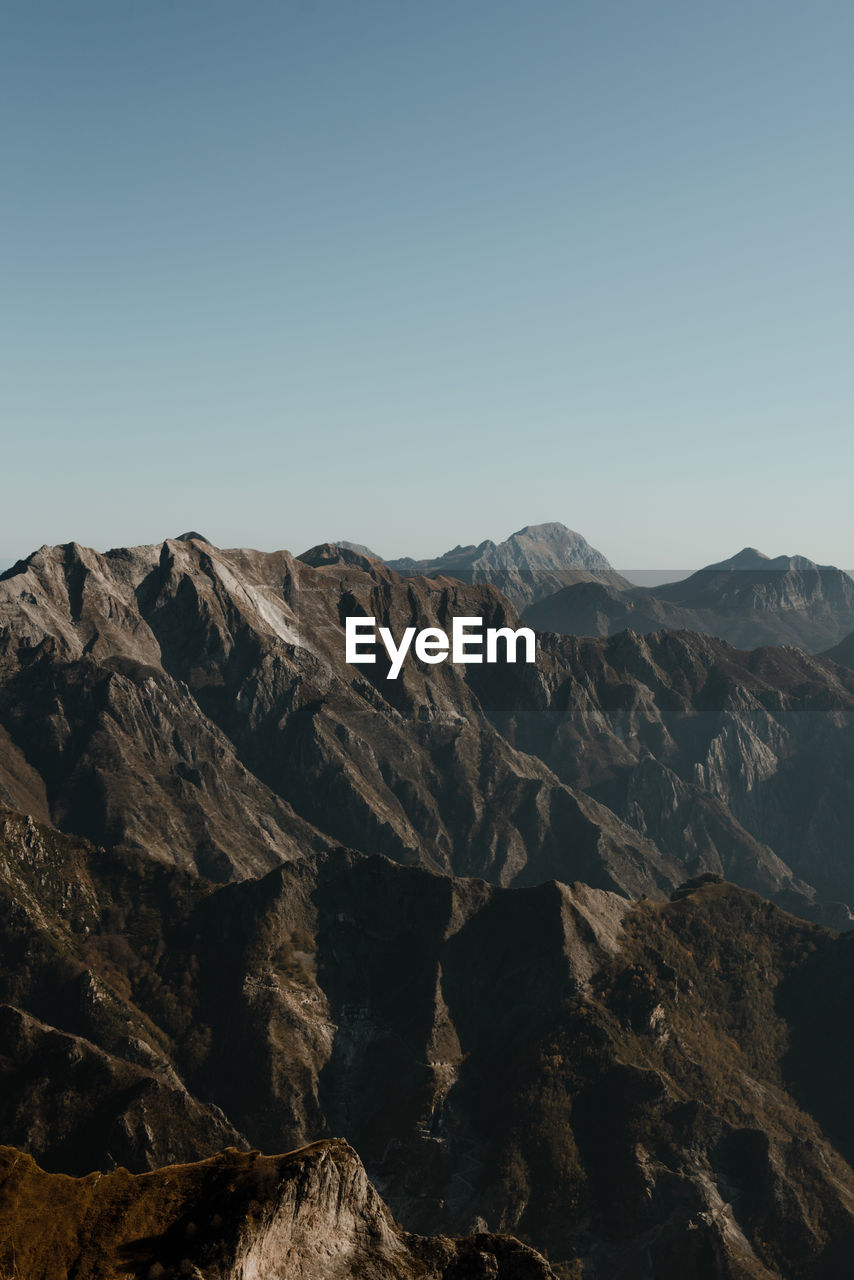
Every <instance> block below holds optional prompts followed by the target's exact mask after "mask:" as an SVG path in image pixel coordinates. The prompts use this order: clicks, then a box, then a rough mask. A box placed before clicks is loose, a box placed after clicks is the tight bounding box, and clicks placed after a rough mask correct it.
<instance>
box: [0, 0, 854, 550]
mask: <svg viewBox="0 0 854 1280" xmlns="http://www.w3.org/2000/svg"><path fill="white" fill-rule="evenodd" d="M852 64H854V6H852V5H851V4H850V3H847V2H842V0H840V2H838V3H836V2H834V3H830V2H827V0H814V2H813V3H811V4H809V5H807V4H805V3H803V2H802V0H797V3H795V2H791V0H716V2H715V3H714V4H700V3H686V2H685V0H563V2H558V0H525V3H522V2H521V0H518V2H514V3H508V2H506V0H452V2H450V0H448V2H446V0H418V2H415V0H334V2H333V0H317V2H315V3H312V2H311V0H293V2H289V0H276V2H275V3H274V2H267V0H241V2H240V3H238V0H232V2H231V3H220V2H219V0H144V2H143V0H73V3H69V0H50V2H48V0H8V2H7V3H5V4H3V5H2V7H0V131H1V132H2V157H3V159H2V179H0V181H1V182H2V188H0V189H2V204H0V209H2V236H0V280H2V317H3V318H2V325H3V333H2V348H0V350H2V354H1V355H0V360H2V378H0V413H1V414H2V452H0V460H2V472H3V478H4V483H3V487H2V495H3V496H2V519H0V559H6V560H8V559H10V558H13V557H16V556H19V555H23V554H25V553H27V552H28V551H30V550H31V549H33V548H34V547H36V546H38V545H40V544H41V543H44V542H51V543H52V542H63V541H68V540H71V539H76V540H77V541H79V542H83V543H86V544H89V545H93V546H96V547H99V548H101V549H105V548H107V547H109V546H115V545H123V544H128V543H139V542H153V541H158V540H160V539H162V538H163V537H165V536H169V535H174V534H177V533H178V532H181V531H182V530H184V529H187V528H194V529H200V530H201V531H202V532H203V533H204V534H206V536H208V537H209V538H210V539H211V540H212V541H214V542H216V543H219V544H220V545H223V546H234V545H250V546H257V547H262V548H266V549H272V548H275V547H287V548H289V549H290V550H292V551H295V552H298V551H302V550H303V549H305V548H306V547H308V546H310V545H312V544H313V543H316V542H318V541H322V540H325V539H327V538H335V537H346V538H350V539H353V540H356V541H361V542H367V543H369V544H370V545H372V546H373V547H374V548H375V549H376V550H377V551H379V552H380V553H381V554H384V555H388V556H394V555H400V554H411V555H416V556H417V555H428V554H437V553H439V552H441V551H443V550H445V549H447V548H448V547H449V546H451V545H453V544H455V543H457V542H464V543H465V542H470V541H475V542H478V541H480V540H482V539H483V538H486V537H492V538H495V539H496V540H498V539H501V538H503V537H505V536H507V534H509V533H510V532H512V531H513V530H514V529H517V528H519V527H520V526H521V525H523V524H527V523H535V522H539V521H543V520H562V521H564V523H566V524H568V525H570V526H571V527H573V528H575V529H578V530H579V531H580V532H582V533H583V534H584V535H585V536H586V537H587V538H588V539H589V540H590V541H591V542H592V543H593V544H594V545H595V546H597V547H599V548H600V549H601V550H602V551H603V552H604V553H605V554H606V555H607V556H608V557H609V558H610V560H611V561H612V563H614V564H616V565H618V566H621V567H648V568H655V567H658V568H661V567H671V566H677V567H691V566H695V565H699V564H703V563H706V562H708V561H711V560H718V559H720V558H722V557H723V556H725V555H729V554H731V553H733V552H734V551H736V550H738V549H739V548H740V547H741V546H743V545H745V544H752V545H755V546H759V547H760V548H762V549H763V550H765V551H766V552H768V553H769V554H771V555H777V554H780V553H782V552H786V553H795V552H797V553H801V554H805V555H809V556H812V557H813V558H815V559H818V560H821V561H825V562H832V563H837V564H843V565H850V564H854V538H853V537H852V521H851V518H850V515H849V512H850V508H851V475H852V465H851V464H852V461H854V458H852V455H854V443H852V441H854V433H852V412H851V409H852V403H854V360H852V347H854V341H852V340H854V288H852V286H854V271H853V270H852V259H853V258H854V247H852V246H853V245H854V241H853V240H852V237H854V232H852V228H854V154H852V151H854V147H852V143H853V142H854V89H852V75H851V67H852Z"/></svg>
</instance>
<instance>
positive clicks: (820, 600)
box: [339, 522, 854, 653]
mask: <svg viewBox="0 0 854 1280" xmlns="http://www.w3.org/2000/svg"><path fill="white" fill-rule="evenodd" d="M339 546H341V547H342V548H344V549H347V550H351V551H355V552H358V553H360V554H362V555H364V556H366V557H369V558H372V559H378V558H379V557H376V556H375V555H374V553H373V552H371V551H370V550H369V549H368V548H367V547H363V546H360V545H359V544H356V543H349V542H344V543H341V544H339ZM385 563H387V564H388V565H389V567H390V568H392V569H394V570H396V571H397V572H398V573H404V574H424V575H427V576H430V577H437V576H445V577H452V578H457V579H459V580H461V581H464V582H468V583H471V582H483V583H491V584H492V585H493V586H496V587H498V588H499V590H501V591H502V592H503V593H504V594H505V595H506V596H507V597H508V599H509V600H511V602H512V603H513V604H514V606H515V607H516V608H517V609H518V610H520V611H522V612H523V615H524V621H525V622H527V623H529V624H530V625H531V626H533V627H535V628H537V629H538V630H540V631H550V632H557V633H558V634H561V635H585V636H586V635H615V634H617V633H618V632H620V631H625V630H626V629H629V628H630V629H631V630H633V631H636V632H638V633H639V634H648V633H650V632H655V631H660V630H662V629H667V630H690V631H697V632H699V633H701V634H703V635H716V636H720V637H721V638H722V639H724V640H729V642H730V643H731V644H734V645H737V646H740V647H744V648H756V647H758V646H760V645H785V644H789V645H795V646H797V647H798V648H803V649H807V650H808V651H809V652H812V653H817V652H821V651H825V650H828V649H830V648H831V647H833V646H836V645H838V644H839V643H840V642H841V641H842V640H843V639H844V638H845V637H846V636H848V635H850V634H854V580H852V578H851V576H850V575H849V574H848V573H846V572H844V571H843V570H841V569H836V568H834V567H833V566H832V565H818V564H815V563H814V562H813V561H812V560H809V559H808V558H807V557H806V556H776V557H775V558H773V559H772V558H771V557H769V556H766V555H764V554H763V553H762V552H761V551H757V550H756V549H755V548H753V547H745V548H744V549H743V550H742V551H740V552H739V553H738V554H737V555H734V556H732V557H730V558H729V559H726V560H722V561H719V562H718V563H716V564H711V565H707V566H706V568H704V569H700V570H699V571H698V572H696V573H693V574H689V575H687V576H686V577H685V578H684V579H680V580H678V581H676V582H669V583H663V584H660V585H658V586H654V587H644V586H638V585H635V584H633V583H631V582H630V581H628V579H626V578H625V577H623V576H622V575H621V574H619V573H617V571H616V570H615V569H613V568H612V567H611V565H610V564H609V562H608V561H607V560H606V558H605V557H604V556H603V555H602V553H601V552H599V551H596V550H595V549H594V548H593V547H591V546H590V544H589V543H588V542H587V541H586V540H585V539H584V538H583V537H582V536H581V534H579V533H575V532H574V531H573V530H571V529H567V528H566V526H565V525H562V524H559V523H556V522H553V523H551V524H540V525H526V527H525V528H524V529H520V530H519V531H518V532H517V533H514V534H512V535H511V536H510V537H509V538H508V539H506V541H504V542H501V543H498V544H496V543H494V542H490V541H487V542H483V543H481V544H480V545H479V546H468V547H461V546H458V547H455V548H454V549H453V550H452V551H448V552H446V553H445V554H444V555H442V556H439V557H437V558H436V559H434V560H412V559H410V558H408V557H403V558H402V559H398V560H389V561H386V562H385Z"/></svg>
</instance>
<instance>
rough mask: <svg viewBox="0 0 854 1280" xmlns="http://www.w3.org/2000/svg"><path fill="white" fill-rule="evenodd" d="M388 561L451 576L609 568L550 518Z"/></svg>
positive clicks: (584, 541) (401, 570)
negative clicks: (498, 538)
mask: <svg viewBox="0 0 854 1280" xmlns="http://www.w3.org/2000/svg"><path fill="white" fill-rule="evenodd" d="M388 564H389V565H390V566H391V568H392V569H397V571H398V572H399V573H427V574H431V573H449V574H451V573H452V571H453V576H455V574H456V572H458V571H459V570H461V569H464V570H469V571H476V570H492V569H517V570H522V571H531V572H533V571H536V570H543V569H545V570H555V569H587V570H589V571H594V572H595V571H600V572H602V571H604V572H606V573H607V572H613V570H612V569H611V565H610V564H609V563H608V561H607V560H606V559H605V557H604V556H603V555H602V552H601V551H597V550H596V548H595V547H591V545H590V543H589V542H588V541H587V539H586V538H583V537H582V536H581V534H580V533H576V532H575V530H574V529H568V528H567V527H566V525H565V524H560V523H559V522H558V521H556V520H553V521H550V522H549V523H547V524H526V525H525V527H524V529H518V530H517V531H516V533H511V535H510V537H509V538H506V539H505V541H504V542H497V543H496V542H493V541H492V540H491V539H489V538H487V539H486V541H485V542H481V543H479V544H478V545H477V546H475V545H473V544H471V545H469V546H456V547H454V548H453V549H452V550H451V551H446V552H445V554H444V555H442V556H438V557H436V559H433V560H412V559H411V558H410V557H408V556H402V557H401V558H400V559H398V560H389V561H388Z"/></svg>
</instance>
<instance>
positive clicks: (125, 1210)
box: [0, 1141, 554, 1280]
mask: <svg viewBox="0 0 854 1280" xmlns="http://www.w3.org/2000/svg"><path fill="white" fill-rule="evenodd" d="M47 1205H50V1212H49V1213H47V1212H46V1206H47ZM0 1267H2V1268H3V1270H4V1274H8V1275H14V1276H16V1277H20V1280H54V1277H59V1276H65V1275H74V1276H75V1277H76V1278H77V1280H113V1278H114V1277H116V1276H140V1275H142V1276H150V1277H156V1278H157V1280H161V1278H163V1280H165V1278H166V1277H168V1276H173V1275H183V1276H187V1275H189V1276H196V1277H203V1278H204V1280H238V1278H239V1280H247V1278H249V1277H262V1276H263V1277H264V1280H409V1278H410V1277H411V1280H416V1278H417V1280H479V1278H481V1277H482V1278H483V1280H487V1278H488V1277H492V1278H494V1280H549V1278H550V1277H553V1276H554V1272H553V1271H552V1270H551V1268H550V1267H549V1266H548V1265H547V1263H546V1262H545V1261H544V1260H543V1259H542V1258H541V1257H539V1255H537V1254H536V1253H535V1252H534V1250H532V1249H529V1248H526V1247H525V1246H524V1245H522V1244H520V1243H519V1242H518V1241H516V1240H512V1239H510V1238H507V1237H501V1236H490V1235H487V1234H480V1235H478V1236H475V1237H473V1238H470V1239H468V1240H449V1239H445V1238H435V1237H434V1238H430V1239H425V1238H424V1237H419V1236H414V1235H411V1234H409V1233H407V1232H404V1231H401V1229H400V1228H399V1227H398V1226H397V1224H396V1223H395V1222H394V1220H393V1219H392V1217H391V1215H390V1213H389V1212H388V1210H387V1209H386V1207H385V1205H384V1204H383V1203H382V1201H381V1200H380V1198H379V1196H378V1195H377V1194H376V1192H375V1191H374V1189H373V1187H372V1186H371V1184H370V1183H369V1181H368V1179H367V1176H366V1174H365V1170H364V1168H363V1167H362V1164H361V1161H360V1160H359V1158H358V1156H357V1155H356V1153H355V1152H354V1151H353V1150H352V1149H351V1148H350V1147H349V1146H348V1145H347V1144H346V1143H345V1142H340V1141H327V1142H317V1143H314V1144H313V1145H311V1146H309V1147H305V1148H303V1149H302V1150H299V1151H293V1152H290V1153H289V1154H288V1155H284V1156H262V1155H260V1154H259V1152H257V1151H254V1152H249V1153H247V1154H241V1153H239V1152H237V1151H235V1150H231V1151H225V1152H222V1153H220V1154H219V1155H217V1156H214V1157H212V1158H211V1159H209V1160H207V1161H204V1162H202V1163H197V1164H189V1165H172V1166H169V1167H167V1168H164V1169H159V1170H158V1171H157V1172H156V1173H150V1174H145V1175H137V1176H133V1175H132V1174H129V1173H128V1172H127V1171H126V1170H124V1169H118V1170H116V1171H115V1172H114V1173H110V1174H107V1175H105V1176H101V1175H100V1174H97V1173H95V1174H90V1175H89V1176H88V1177H86V1178H80V1179H76V1180H75V1179H69V1178H65V1177H62V1176H60V1175H58V1174H47V1173H44V1172H43V1171H42V1170H40V1169H39V1168H38V1166H37V1165H36V1164H35V1162H34V1161H33V1160H32V1159H31V1158H30V1157H28V1156H26V1155H22V1154H21V1153H20V1152H18V1151H15V1150H14V1149H12V1148H9V1147H0Z"/></svg>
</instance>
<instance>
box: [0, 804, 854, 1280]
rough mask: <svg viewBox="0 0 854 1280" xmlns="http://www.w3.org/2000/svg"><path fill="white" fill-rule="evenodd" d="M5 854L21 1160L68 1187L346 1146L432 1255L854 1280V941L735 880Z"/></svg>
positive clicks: (6, 1031)
mask: <svg viewBox="0 0 854 1280" xmlns="http://www.w3.org/2000/svg"><path fill="white" fill-rule="evenodd" d="M0 848H2V859H0V867H2V881H0V884H2V891H0V927H2V933H1V934H0V956H2V957H3V965H2V969H1V970H0V1000H2V1001H3V1002H4V1005H5V1008H4V1009H3V1010H2V1027H3V1037H2V1042H3V1046H4V1048H3V1053H4V1057H3V1062H2V1072H3V1082H4V1089H3V1096H2V1106H1V1107H0V1131H2V1133H3V1136H4V1138H5V1140H6V1141H8V1142H12V1143H13V1144H14V1145H15V1146H17V1147H19V1148H22V1149H24V1150H26V1151H28V1152H29V1153H30V1154H31V1155H33V1156H34V1157H35V1158H36V1159H37V1160H38V1161H39V1163H40V1164H41V1165H43V1166H44V1167H45V1168H47V1169H49V1170H51V1171H54V1172H59V1171H62V1172H66V1173H75V1174H78V1175H82V1174H86V1173H87V1172H88V1171H89V1170H90V1169H91V1168H93V1167H98V1168H100V1169H101V1170H103V1171H104V1172H108V1171H109V1170H111V1169H114V1168H115V1167H116V1166H117V1165H120V1164H124V1165H127V1166H129V1167H130V1168H131V1169H134V1170H137V1171H140V1172H142V1171H144V1170H146V1169H156V1168H157V1167H158V1166H160V1165H162V1164H164V1163H165V1162H175V1161H178V1162H184V1161H187V1160H195V1159H197V1158H198V1157H199V1156H200V1155H204V1154H210V1155H213V1154H214V1153H215V1152H216V1151H218V1150H219V1149H220V1148H221V1147H222V1146H223V1144H224V1143H227V1144H229V1145H232V1146H235V1147H243V1148H247V1147H250V1146H252V1147H256V1148H261V1149H262V1150H265V1151H275V1150H285V1149H290V1148H292V1147H297V1146H301V1145H303V1144H304V1143H306V1142H311V1141H313V1140H315V1139H317V1138H320V1137H330V1138H331V1137H332V1136H333V1135H335V1134H339V1135H342V1136H343V1137H345V1138H346V1139H347V1140H348V1141H349V1142H351V1143H352V1144H353V1146H354V1147H355V1148H356V1149H357V1150H358V1151H359V1154H360V1156H361V1157H362V1158H363V1159H364V1161H365V1164H366V1167H367V1171H368V1175H369V1176H370V1178H371V1179H372V1181H373V1182H375V1183H376V1185H377V1187H378V1189H379V1191H380V1192H381V1194H382V1195H383V1197H384V1199H385V1200H386V1201H387V1202H388V1203H389V1205H390V1206H391V1209H392V1211H393V1212H394V1214H395V1216H396V1218H397V1219H398V1220H400V1221H401V1222H403V1224H404V1226H405V1227H406V1228H407V1229H409V1230H412V1231H417V1232H421V1233H426V1232H430V1233H432V1232H439V1233H441V1234H444V1235H470V1234H471V1233H472V1232H475V1233H477V1232H481V1233H482V1232H483V1231H489V1232H499V1233H502V1232H509V1233H511V1234H512V1235H514V1236H521V1237H523V1238H524V1239H525V1240H526V1241H528V1242H529V1243H530V1244H531V1245H533V1246H534V1247H536V1248H538V1249H539V1250H541V1251H543V1250H545V1251H547V1253H548V1255H549V1257H550V1258H551V1259H553V1260H555V1261H554V1262H553V1266H554V1268H555V1270H556V1272H557V1273H558V1274H559V1275H561V1276H570V1277H575V1276H580V1275H581V1273H582V1268H583V1269H584V1274H585V1275H591V1276H594V1277H595V1276H603V1277H605V1276H607V1277H609V1280H610V1277H614V1276H617V1277H620V1276H626V1277H629V1276H632V1277H640V1278H641V1280H646V1278H647V1277H649V1280H653V1278H654V1280H671V1278H672V1280H683V1278H684V1277H685V1276H686V1275H709V1276H711V1277H747V1276H750V1277H764V1278H765V1280H768V1277H786V1280H799V1278H800V1277H803V1278H804V1280H819V1278H821V1280H824V1278H825V1277H826V1278H827V1280H836V1277H838V1275H839V1274H841V1273H842V1272H841V1271H840V1266H843V1264H842V1263H841V1261H840V1259H842V1258H843V1257H845V1256H847V1253H848V1251H850V1249H851V1248H852V1247H854V1173H852V1171H851V1168H850V1167H849V1165H848V1164H847V1163H846V1158H847V1157H849V1156H850V1155H851V1154H852V1153H854V1108H852V1106H851V1102H850V1090H849V1088H848V1071H847V1064H848V1062H850V1055H851V1053H852V1051H854V1043H852V1034H851V1032H850V1027H849V1023H850V1020H849V1019H848V1017H847V1010H848V1008H849V1005H850V1000H851V998H852V995H854V949H852V943H854V935H850V934H844V935H841V936H839V935H836V934H834V933H832V932H831V931H829V930H826V929H824V928H820V927H818V926H815V925H811V924H809V923H807V922H805V921H802V920H798V919H796V918H794V917H792V916H789V915H786V914H785V913H783V912H781V911H779V910H778V909H777V908H775V907H773V906H772V905H771V904H769V903H767V902H765V901H763V900H762V899H760V898H759V897H757V896H756V895H754V894H751V893H748V892H746V891H744V890H739V889H736V888H734V887H733V886H729V885H726V884H723V883H719V882H715V881H714V880H712V881H709V882H701V883H697V884H695V885H693V886H688V887H686V888H685V889H684V890H681V891H679V893H678V894H677V896H676V900H675V901H673V902H670V903H653V902H651V901H646V902H641V903H639V904H637V905H635V906H632V904H631V903H629V902H628V901H627V900H626V899H625V898H622V897H620V896H619V895H616V894H611V893H607V892H603V891H598V890H593V889H590V888H589V887H587V886H584V885H574V886H564V885H560V884H555V883H549V884H543V885H540V886H536V887H531V888H525V889H502V888H500V887H496V886H490V885H487V884H485V883H484V882H482V881H467V880H461V879H457V880H454V879H451V878H448V877H445V876H441V875H437V874H435V873H431V872H429V871H426V870H424V869H421V868H418V867H402V866H399V865H396V864H395V863H393V862H390V861H389V860H388V859H385V858H381V857H368V856H365V855H360V854H356V853H353V852H348V851H346V850H337V851H330V852H321V853H318V854H313V855H309V856H307V857H305V858H304V859H301V860H294V861H292V862H289V863H288V864H286V865H284V866H282V867H280V868H277V869H275V870H274V871H272V872H270V873H269V874H268V875H267V876H265V877H264V878H263V879H261V880H257V881H245V882H242V883H238V884H230V885H225V886H220V887H216V886H213V885H210V884H205V883H204V882H202V881H200V880H199V879H198V877H190V876H187V875H186V874H185V873H184V872H182V871H181V870H180V869H177V868H173V867H170V866H168V865H163V864H159V865H158V864H156V863H153V862H152V861H151V860H148V859H144V858H142V857H138V858H136V859H134V858H133V857H132V856H131V855H130V854H126V855H123V856H120V855H117V854H115V853H113V854H111V853H107V852H106V851H103V850H98V849H97V848H93V847H92V846H88V845H85V844H81V843H80V842H79V841H75V840H73V839H71V838H69V837H66V836H61V835H58V834H57V833H56V832H53V831H51V829H50V828H44V827H39V826H38V825H37V824H34V823H32V821H31V820H28V819H26V818H24V817H22V816H17V815H15V814H13V813H11V812H7V813H6V814H5V816H4V818H3V826H2V842H1V843H0ZM99 1147H100V1156H99V1153H98V1148H99ZM230 1159H232V1160H233V1161H235V1162H236V1165H235V1167H239V1168H246V1169H249V1168H251V1167H252V1162H251V1159H250V1157H246V1158H245V1161H244V1158H243V1157H241V1158H240V1160H238V1159H237V1156H233V1157H230ZM241 1161H244V1163H241ZM214 1163H216V1162H214ZM217 1167H219V1166H217ZM121 1176H122V1177H125V1176H126V1175H121ZM193 1177H195V1175H193ZM90 1182H91V1180H89V1181H88V1182H87V1185H90ZM117 1185H118V1184H117ZM194 1194H195V1192H194ZM199 1194H200V1200H199V1203H200V1205H202V1206H203V1205H204V1204H207V1203H208V1200H207V1199H205V1197H204V1196H202V1195H201V1192H200V1193H199ZM217 1194H218V1193H217ZM313 1194H314V1193H313V1192H312V1193H311V1195H312V1196H313ZM206 1195H207V1193H205V1196H206ZM254 1198H255V1199H258V1198H259V1197H258V1196H257V1195H255V1196H254ZM309 1198H310V1197H309ZM307 1203H308V1202H307ZM182 1212H184V1211H183V1210H182ZM199 1212H201V1210H196V1209H193V1210H192V1212H191V1211H190V1210H189V1209H187V1211H186V1214H187V1215H188V1216H189V1219H190V1220H192V1221H193V1222H194V1223H196V1225H199V1222H200V1218H199V1216H198V1213H199ZM209 1212H210V1213H213V1212H214V1210H213V1209H212V1208H209ZM216 1212H220V1213H221V1214H222V1216H223V1217H225V1214H224V1213H223V1212H222V1210H216ZM307 1212H308V1210H307ZM181 1221H182V1222H183V1219H181ZM328 1229H329V1230H332V1228H331V1227H330V1228H328ZM164 1230H165V1228H164ZM326 1230H327V1226H323V1227H319V1228H318V1233H319V1235H321V1236H322V1235H323V1233H324V1232H325V1231H326ZM335 1230H338V1228H335ZM359 1231H361V1228H359ZM140 1234H143V1233H140ZM345 1234H346V1233H345ZM357 1234H358V1232H357ZM168 1238H169V1239H170V1240H175V1239H176V1236H175V1235H174V1233H173V1234H172V1235H169V1237H168ZM176 1247H177V1246H176ZM180 1247H181V1248H184V1246H183V1245H181V1246H180ZM336 1247H337V1246H336ZM443 1247H444V1246H443ZM477 1251H479V1252H486V1253H488V1252H489V1249H488V1248H487V1249H483V1248H481V1247H480V1246H478V1250H477ZM182 1256H186V1254H182ZM229 1256H230V1255H229ZM419 1256H420V1255H419ZM453 1258H454V1255H451V1261H453ZM199 1265H201V1264H199ZM229 1265H230V1264H229ZM406 1265H409V1263H408V1262H407V1263H406ZM484 1265H485V1264H484ZM491 1265H492V1264H491V1263H490V1266H491ZM843 1269H844V1267H843ZM105 1274H110V1273H109V1272H105ZM203 1274H208V1273H207V1272H204V1270H203ZM211 1274H218V1273H211ZM223 1274H232V1273H231V1272H228V1271H227V1270H225V1271H224V1272H223ZM245 1274H248V1273H245ZM265 1274H266V1273H265ZM295 1274H297V1275H299V1274H300V1273H299V1272H296V1273H295ZM306 1274H309V1273H308V1272H306ZM317 1274H322V1273H320V1272H318V1273H317ZM333 1274H335V1273H333ZM343 1274H344V1275H349V1274H350V1273H349V1272H346V1271H345V1272H343ZM359 1274H361V1273H359ZM364 1274H365V1275H370V1274H371V1272H369V1271H367V1270H366V1271H365V1272H364ZM377 1274H384V1273H383V1272H381V1271H380V1272H378V1273H377ZM392 1274H393V1272H392ZM400 1274H402V1275H408V1274H409V1272H408V1271H406V1270H402V1271H401V1272H400ZM413 1274H419V1273H418V1272H417V1271H414V1272H413ZM425 1274H433V1273H432V1272H429V1271H427V1272H426V1273H425ZM436 1274H439V1275H441V1274H443V1273H442V1272H441V1271H438V1272H437V1273H436ZM448 1274H449V1275H452V1274H453V1275H467V1274H469V1273H468V1272H467V1271H460V1272H454V1271H451V1272H448ZM472 1274H475V1275H477V1274H484V1275H489V1274H496V1272H495V1271H494V1270H493V1271H492V1272H490V1271H489V1270H488V1269H487V1270H486V1271H481V1272H480V1273H478V1272H477V1271H474V1272H473V1273H472ZM497 1274H503V1273H500V1272H499V1273H497ZM508 1274H513V1273H508ZM533 1274H538V1273H537V1272H534V1273H533Z"/></svg>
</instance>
